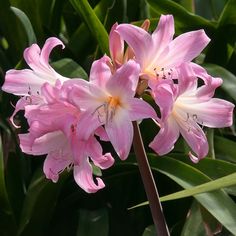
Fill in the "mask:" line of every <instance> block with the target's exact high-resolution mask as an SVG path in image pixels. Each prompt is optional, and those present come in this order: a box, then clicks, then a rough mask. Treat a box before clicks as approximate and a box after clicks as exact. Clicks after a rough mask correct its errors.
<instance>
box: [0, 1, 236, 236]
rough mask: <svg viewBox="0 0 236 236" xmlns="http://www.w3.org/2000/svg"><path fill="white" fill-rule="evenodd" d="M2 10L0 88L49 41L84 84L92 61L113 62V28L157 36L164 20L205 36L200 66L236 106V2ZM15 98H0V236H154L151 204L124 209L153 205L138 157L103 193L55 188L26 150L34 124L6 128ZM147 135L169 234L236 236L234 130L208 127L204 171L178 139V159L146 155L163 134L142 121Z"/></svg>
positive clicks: (14, 4)
mask: <svg viewBox="0 0 236 236" xmlns="http://www.w3.org/2000/svg"><path fill="white" fill-rule="evenodd" d="M0 5H1V6H0V19H1V20H0V81H1V85H2V84H3V82H4V75H5V72H6V71H7V70H8V69H11V68H17V69H21V68H25V67H26V65H25V62H24V61H23V59H22V55H23V50H24V49H25V48H26V47H28V46H29V45H31V44H32V43H36V42H37V43H38V44H39V45H40V46H42V45H43V43H44V41H45V40H46V39H47V38H48V37H50V36H56V37H59V38H60V39H61V40H62V41H63V42H64V43H65V45H66V48H65V50H63V51H62V50H61V49H56V50H55V51H54V53H53V55H52V57H51V59H52V63H51V64H52V65H53V67H54V68H55V69H56V70H57V71H58V72H59V73H61V74H63V75H65V76H68V77H82V78H84V79H87V78H88V75H87V74H88V73H89V68H90V66H91V63H92V61H93V60H94V59H97V58H99V57H100V56H102V55H103V54H104V53H107V54H109V51H108V33H109V31H110V28H111V26H112V25H113V23H115V22H118V23H122V22H132V23H134V24H137V25H140V24H141V23H142V21H143V20H144V19H146V18H149V19H151V30H153V29H155V27H156V25H157V22H158V19H159V17H160V15H161V14H173V15H174V18H175V25H176V35H178V34H181V33H184V32H186V31H190V30H196V29H200V28H202V29H204V30H205V31H206V33H207V35H208V36H209V37H210V38H211V43H210V44H209V45H208V47H207V48H206V50H205V51H204V54H202V55H201V56H200V57H199V58H197V59H196V61H197V62H198V63H201V64H202V65H203V66H204V67H205V68H206V69H207V70H208V72H209V73H211V74H212V75H214V76H220V77H222V78H223V80H224V84H223V86H222V87H221V88H220V89H218V91H217V94H216V96H217V97H222V98H224V99H227V100H229V101H232V102H235V101H236V77H235V75H236V44H235V42H236V0H176V1H171V0H146V1H145V0H120V1H118V0H90V1H86V0H70V1H67V0H1V4H0ZM107 32H108V33H107ZM16 100H17V98H16V97H14V96H12V95H9V94H7V93H4V92H2V91H0V129H1V136H0V235H2V236H4V235H6V236H10V235H19V236H27V235H29V236H32V235H34V236H38V235H58V236H60V235H61V236H64V235H79V236H94V235H96V236H106V235H112V236H116V235H119V236H120V235H124V236H126V235H127V236H133V235H134V236H139V235H142V236H152V235H156V234H155V232H154V227H153V221H152V218H151V214H150V210H149V207H148V205H145V204H143V205H144V206H142V207H137V208H134V209H130V210H128V209H127V208H129V207H133V206H135V205H137V204H140V203H143V202H145V201H146V200H147V199H146V196H145V192H144V188H143V185H142V181H141V178H140V175H139V172H138V168H137V164H136V161H135V157H134V156H133V154H131V155H130V157H129V158H128V160H127V161H125V162H121V161H119V160H118V158H116V164H115V165H114V166H113V167H112V168H110V169H109V170H106V171H103V173H102V175H103V177H102V178H103V179H104V181H105V183H106V188H105V189H103V190H101V191H99V192H98V193H96V194H86V193H85V192H84V191H83V190H81V189H80V188H79V187H78V186H77V185H76V184H75V182H74V181H73V178H72V176H71V173H67V172H65V173H63V174H62V175H61V178H60V181H59V182H58V183H57V184H53V183H52V182H50V181H48V180H46V179H45V177H44V175H43V173H42V163H43V160H44V157H30V156H27V155H26V154H23V153H21V151H20V149H19V146H18V138H17V133H19V132H26V130H27V125H26V123H25V120H24V117H23V113H19V114H18V117H17V118H18V119H19V122H20V123H21V129H20V130H15V129H14V128H13V127H12V126H11V125H10V123H9V120H8V118H9V116H10V115H11V114H12V112H13V109H14V108H13V106H11V105H10V104H15V102H16ZM141 130H142V135H143V139H144V142H145V145H146V147H147V151H148V153H149V154H148V156H149V160H150V164H151V167H152V169H153V173H154V175H155V180H156V183H157V186H158V190H159V192H160V195H161V196H162V198H161V200H162V202H163V208H164V213H165V216H166V219H167V223H168V226H169V228H170V231H171V235H176V236H179V235H181V236H189V235H193V236H195V235H196V236H204V235H222V236H228V235H236V204H235V200H236V186H235V184H236V175H235V172H236V148H235V145H236V136H235V126H233V127H231V128H227V129H219V130H216V129H215V130H214V131H213V130H210V129H205V132H206V133H207V135H208V139H209V143H210V152H209V155H208V157H207V158H205V159H204V160H202V161H201V162H200V163H199V164H193V163H191V162H190V161H189V160H188V157H187V153H188V147H187V146H186V144H185V143H184V142H183V140H181V139H180V140H179V142H178V144H177V146H176V148H175V149H174V151H173V152H172V153H170V154H169V155H168V156H165V157H157V156H156V155H155V154H152V153H151V150H149V149H148V143H149V142H150V141H151V140H152V139H153V137H154V136H155V134H156V132H157V131H158V130H157V128H156V127H155V126H154V125H153V124H151V123H149V121H144V122H142V124H141ZM104 148H105V149H109V150H110V148H111V147H110V146H104ZM94 171H96V172H97V174H100V175H101V172H100V170H98V169H96V170H94ZM199 185H200V186H199ZM196 186H197V187H196ZM184 189H187V190H184ZM181 190H184V191H181ZM179 191H181V192H179ZM176 192H178V193H177V194H176ZM169 194H170V195H169ZM166 195H168V196H166Z"/></svg>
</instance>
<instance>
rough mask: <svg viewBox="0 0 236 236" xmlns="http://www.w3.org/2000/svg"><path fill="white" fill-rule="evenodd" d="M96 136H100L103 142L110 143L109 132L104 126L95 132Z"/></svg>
mask: <svg viewBox="0 0 236 236" xmlns="http://www.w3.org/2000/svg"><path fill="white" fill-rule="evenodd" d="M95 135H97V136H99V138H100V140H102V141H106V142H107V141H109V137H108V135H107V132H106V130H105V129H104V128H103V127H102V126H100V127H98V128H97V129H96V130H95Z"/></svg>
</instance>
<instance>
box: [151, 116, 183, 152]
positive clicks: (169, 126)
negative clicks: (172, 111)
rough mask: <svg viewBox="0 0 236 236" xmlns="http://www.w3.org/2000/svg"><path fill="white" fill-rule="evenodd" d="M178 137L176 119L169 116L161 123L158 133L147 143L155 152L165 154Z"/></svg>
mask: <svg viewBox="0 0 236 236" xmlns="http://www.w3.org/2000/svg"><path fill="white" fill-rule="evenodd" d="M178 138H179V127H178V124H176V121H175V120H174V119H173V118H172V117H171V116H170V117H169V119H168V120H167V121H166V122H165V123H163V124H162V125H161V129H160V131H159V133H158V134H157V135H156V137H155V138H154V140H153V141H152V142H151V143H150V144H149V147H151V148H152V149H153V150H154V151H155V152H156V153H157V154H159V155H161V156H162V155H165V154H167V153H169V152H170V151H171V150H172V149H173V148H174V144H175V142H176V141H177V139H178Z"/></svg>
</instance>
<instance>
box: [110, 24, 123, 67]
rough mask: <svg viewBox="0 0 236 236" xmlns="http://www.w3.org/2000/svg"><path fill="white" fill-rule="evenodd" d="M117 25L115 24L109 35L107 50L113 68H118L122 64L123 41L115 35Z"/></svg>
mask: <svg viewBox="0 0 236 236" xmlns="http://www.w3.org/2000/svg"><path fill="white" fill-rule="evenodd" d="M117 26H118V24H117V23H115V24H114V25H113V26H112V28H111V31H110V34H109V49H110V54H111V58H112V61H113V63H114V64H115V67H116V68H118V67H119V66H121V65H122V64H123V57H124V40H122V39H121V37H120V35H119V34H118V33H117V31H116V28H117Z"/></svg>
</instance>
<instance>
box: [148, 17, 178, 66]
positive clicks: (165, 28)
mask: <svg viewBox="0 0 236 236" xmlns="http://www.w3.org/2000/svg"><path fill="white" fill-rule="evenodd" d="M174 33H175V28H174V18H173V16H172V15H161V17H160V20H159V23H158V26H157V28H156V29H155V31H154V32H153V33H152V40H153V44H154V48H155V49H154V51H155V54H153V55H155V58H158V57H159V55H160V53H161V52H162V51H163V50H164V49H165V48H166V47H167V46H168V45H169V43H170V42H171V41H172V39H173V36H174ZM154 61H155V59H154ZM157 63H158V61H157ZM157 65H158V64H157Z"/></svg>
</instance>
